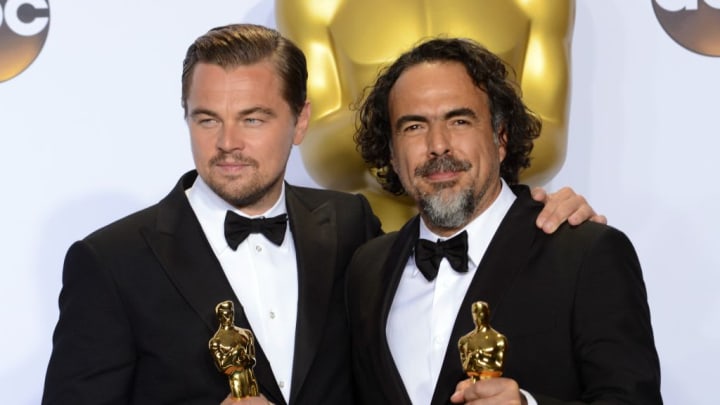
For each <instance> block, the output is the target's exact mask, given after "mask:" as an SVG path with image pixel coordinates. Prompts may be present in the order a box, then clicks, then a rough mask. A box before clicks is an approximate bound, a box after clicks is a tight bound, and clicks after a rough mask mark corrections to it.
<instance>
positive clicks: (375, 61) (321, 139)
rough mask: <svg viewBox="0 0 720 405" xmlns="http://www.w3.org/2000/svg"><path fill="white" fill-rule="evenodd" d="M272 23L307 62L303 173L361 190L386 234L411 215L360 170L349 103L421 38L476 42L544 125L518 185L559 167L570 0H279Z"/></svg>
mask: <svg viewBox="0 0 720 405" xmlns="http://www.w3.org/2000/svg"><path fill="white" fill-rule="evenodd" d="M276 18H277V26H278V29H279V30H280V31H281V32H283V33H284V34H285V35H287V36H288V37H289V38H291V39H292V40H293V41H294V42H295V43H297V44H298V46H300V48H302V50H303V51H304V52H305V54H306V55H307V58H308V69H309V73H310V77H309V81H308V92H309V98H310V101H311V103H312V112H313V118H312V123H311V126H310V131H309V133H308V135H307V136H306V137H305V140H304V142H303V145H302V146H301V153H302V157H303V162H304V164H305V167H306V169H307V171H308V173H309V174H310V175H311V176H312V177H313V179H314V180H315V181H316V182H317V183H318V184H320V185H321V186H323V187H327V188H333V189H338V190H345V191H352V192H362V193H363V194H364V195H365V196H367V197H368V199H369V200H370V202H371V204H372V206H373V209H374V210H375V212H376V213H377V214H378V216H379V217H380V219H381V220H382V222H383V227H384V228H385V230H386V231H391V230H395V229H398V228H399V227H400V226H401V225H402V224H403V223H404V222H405V221H406V220H407V219H408V218H409V217H410V216H411V215H413V214H414V213H415V210H414V208H413V207H412V204H411V202H410V200H409V199H406V200H402V199H401V200H399V199H397V197H393V196H392V195H390V194H387V193H385V192H383V191H382V189H381V188H380V186H379V185H378V184H377V183H376V182H375V180H374V178H373V177H372V176H371V174H370V173H369V172H368V170H367V169H366V167H365V165H364V163H363V161H362V159H361V157H360V155H359V154H358V153H357V152H356V150H355V145H354V143H353V132H354V129H355V115H354V111H351V109H350V108H349V107H350V105H352V104H353V103H356V102H357V101H358V99H359V98H361V97H362V95H363V91H364V89H365V88H366V87H367V86H368V85H369V84H371V83H372V82H373V81H374V79H375V78H376V76H377V73H378V70H379V69H380V68H382V67H383V66H385V65H386V64H387V63H389V62H391V61H392V60H394V58H396V57H397V56H398V55H399V54H400V53H402V52H403V51H405V50H407V49H409V48H410V47H411V46H412V45H414V44H416V43H417V42H418V41H420V40H421V39H423V38H427V37H431V36H436V35H445V36H458V37H467V38H473V39H475V40H476V41H479V42H480V43H482V44H484V45H485V46H486V47H488V49H490V50H491V51H493V52H495V53H496V54H498V55H499V56H500V57H502V58H503V59H504V60H505V61H506V62H507V63H508V64H509V65H511V66H512V67H513V68H514V69H515V72H516V74H517V80H518V83H519V84H520V87H521V90H522V92H523V97H524V100H525V102H526V104H527V105H528V107H530V109H532V110H533V111H534V112H536V113H537V114H538V115H540V117H541V118H542V120H543V131H542V136H541V137H540V138H539V139H538V140H537V141H536V143H535V149H534V150H533V152H532V157H533V160H532V167H531V168H530V169H528V170H527V171H526V172H525V173H524V174H523V177H522V181H523V182H526V183H531V184H542V183H543V182H545V181H548V180H549V179H551V178H552V177H553V176H554V175H555V174H556V173H557V172H558V170H559V169H560V167H561V166H562V163H563V161H564V159H565V150H566V144H567V127H568V125H567V124H568V123H567V121H568V103H569V100H568V95H569V87H568V86H569V85H568V82H569V58H570V55H569V52H570V39H571V35H572V24H573V18H574V0H552V1H547V0H394V1H387V0H304V1H298V0H276Z"/></svg>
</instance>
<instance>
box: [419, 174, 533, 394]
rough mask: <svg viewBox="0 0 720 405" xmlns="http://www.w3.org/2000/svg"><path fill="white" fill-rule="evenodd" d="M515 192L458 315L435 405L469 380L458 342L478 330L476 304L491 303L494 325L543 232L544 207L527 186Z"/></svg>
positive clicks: (436, 387) (436, 389)
mask: <svg viewBox="0 0 720 405" xmlns="http://www.w3.org/2000/svg"><path fill="white" fill-rule="evenodd" d="M513 192H515V194H516V195H517V197H518V198H517V199H516V200H515V202H514V203H513V205H512V206H511V207H510V210H509V211H508V213H507V214H506V215H505V218H504V219H503V221H502V222H501V223H500V227H499V228H498V230H497V231H496V232H495V235H494V236H493V238H492V240H491V242H490V245H489V246H488V248H487V251H486V252H485V255H483V258H482V259H481V261H480V264H479V266H478V268H477V271H476V272H475V276H474V277H473V280H472V282H471V284H470V286H469V288H468V291H467V293H466V294H465V298H464V299H463V302H462V305H461V306H460V310H459V311H458V314H457V317H456V320H455V324H454V327H453V331H452V334H451V335H450V341H449V342H448V348H447V350H446V352H445V359H444V360H443V366H442V369H441V371H440V376H439V378H438V382H437V385H436V386H435V393H434V394H433V400H432V402H431V403H432V404H433V405H435V404H446V403H447V402H448V399H449V398H450V396H451V395H452V393H453V392H454V391H455V386H456V385H457V383H458V382H460V381H461V380H463V379H465V378H466V376H465V373H464V372H463V370H462V366H461V364H460V353H459V351H458V346H457V342H458V340H459V339H460V337H462V336H463V335H465V334H467V333H468V332H470V331H472V330H473V329H474V327H475V324H474V322H473V319H472V313H471V311H470V308H471V305H472V303H473V302H475V301H485V302H487V303H488V306H489V308H490V324H491V325H492V320H493V317H494V315H495V313H496V311H497V310H498V309H499V308H500V307H501V306H502V301H503V297H504V296H505V295H506V294H507V293H508V291H509V290H510V289H511V288H512V284H513V281H514V279H515V278H516V276H517V275H518V273H519V272H521V271H522V270H523V269H525V268H527V262H528V260H529V257H530V252H531V251H532V249H531V247H532V244H533V242H534V240H535V237H536V235H537V232H540V231H539V230H538V229H537V227H535V217H536V216H537V214H538V213H539V212H540V208H542V206H541V205H540V204H539V203H537V202H535V201H533V200H532V198H531V197H530V193H529V190H528V189H527V187H525V186H514V187H513ZM510 344H512V342H510Z"/></svg>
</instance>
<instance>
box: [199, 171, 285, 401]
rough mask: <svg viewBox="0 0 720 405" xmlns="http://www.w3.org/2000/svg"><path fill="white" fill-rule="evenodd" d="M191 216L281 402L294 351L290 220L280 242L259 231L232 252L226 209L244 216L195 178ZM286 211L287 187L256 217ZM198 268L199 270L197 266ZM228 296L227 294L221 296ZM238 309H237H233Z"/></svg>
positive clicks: (271, 215) (272, 215) (275, 214)
mask: <svg viewBox="0 0 720 405" xmlns="http://www.w3.org/2000/svg"><path fill="white" fill-rule="evenodd" d="M186 195H187V197H188V200H189V201H190V206H191V207H192V209H193V211H194V212H195V215H196V216H197V218H198V220H199V221H200V225H201V226H202V229H203V232H204V233H205V236H206V237H207V240H208V242H210V246H211V247H212V250H213V252H214V253H215V256H216V257H217V258H218V260H219V262H220V265H221V266H222V268H223V271H224V272H225V275H226V276H227V279H228V281H229V282H230V285H231V286H232V289H233V291H234V292H235V295H237V298H238V299H239V300H240V304H241V305H242V309H243V310H244V312H245V316H246V317H247V319H248V321H249V322H250V325H251V326H252V330H253V332H254V334H255V340H256V344H257V342H259V343H260V345H261V346H262V349H263V351H264V352H265V355H266V356H267V359H268V361H269V362H270V366H271V367H272V371H273V374H274V375H275V378H276V379H277V384H278V386H279V387H280V391H282V394H283V396H284V397H285V401H289V400H290V383H291V377H292V368H293V353H294V349H295V323H296V319H297V300H298V277H297V261H296V258H295V245H294V243H293V238H292V234H291V232H290V226H289V224H288V227H287V231H286V232H285V239H284V240H283V242H282V244H281V245H280V246H277V245H275V244H273V243H272V242H270V241H269V240H267V239H266V238H265V237H264V236H263V235H262V234H258V233H253V234H250V235H249V236H248V238H247V239H245V240H244V241H243V242H242V243H240V245H239V246H238V248H237V250H235V251H233V250H232V249H231V248H230V247H229V246H228V244H227V242H226V240H225V230H224V229H225V228H224V224H225V215H226V212H227V211H228V210H230V211H233V212H235V213H237V214H238V215H242V216H245V217H248V215H245V214H243V213H242V212H240V211H239V210H237V209H236V208H234V207H233V206H231V205H230V204H228V203H227V202H226V201H225V200H223V199H222V198H220V197H219V196H218V195H217V194H215V193H214V192H213V191H212V190H211V189H210V187H208V185H207V184H206V183H205V182H204V181H203V180H202V179H201V178H200V177H199V176H198V177H197V179H196V180H195V183H194V184H193V186H192V187H191V188H189V189H188V190H186ZM285 213H287V208H286V206H285V186H284V185H283V189H282V192H281V194H280V198H279V199H278V201H277V202H276V203H275V205H274V206H273V207H272V208H270V209H269V210H268V211H267V212H265V213H263V214H262V215H258V216H254V217H253V218H257V217H274V216H277V215H280V214H285ZM198 270H201V269H198ZM220 298H222V299H228V298H230V297H220ZM235 312H236V313H239V312H240V311H239V309H236V311H235Z"/></svg>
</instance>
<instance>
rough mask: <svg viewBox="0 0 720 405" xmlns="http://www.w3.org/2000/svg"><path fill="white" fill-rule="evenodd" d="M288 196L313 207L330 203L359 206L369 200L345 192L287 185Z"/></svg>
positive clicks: (360, 195)
mask: <svg viewBox="0 0 720 405" xmlns="http://www.w3.org/2000/svg"><path fill="white" fill-rule="evenodd" d="M286 186H287V187H286V191H287V194H288V196H294V197H297V198H299V199H301V200H302V201H303V202H305V203H307V204H312V205H319V204H324V203H328V202H333V203H338V204H358V203H361V202H362V201H367V199H366V198H365V197H364V196H363V195H362V194H351V193H346V192H343V191H335V190H326V189H319V188H311V187H300V186H293V185H291V184H286Z"/></svg>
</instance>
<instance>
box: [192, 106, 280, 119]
mask: <svg viewBox="0 0 720 405" xmlns="http://www.w3.org/2000/svg"><path fill="white" fill-rule="evenodd" d="M255 113H260V114H264V115H267V116H269V117H275V116H277V114H276V113H275V111H274V110H272V109H270V108H266V107H250V108H246V109H244V110H241V111H240V112H238V114H237V115H238V116H240V117H245V116H248V115H251V114H255ZM198 115H209V116H211V117H213V118H219V115H218V114H217V113H216V112H215V111H212V110H208V109H207V108H195V109H193V110H192V111H190V114H189V116H190V117H196V116H198Z"/></svg>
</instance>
